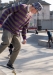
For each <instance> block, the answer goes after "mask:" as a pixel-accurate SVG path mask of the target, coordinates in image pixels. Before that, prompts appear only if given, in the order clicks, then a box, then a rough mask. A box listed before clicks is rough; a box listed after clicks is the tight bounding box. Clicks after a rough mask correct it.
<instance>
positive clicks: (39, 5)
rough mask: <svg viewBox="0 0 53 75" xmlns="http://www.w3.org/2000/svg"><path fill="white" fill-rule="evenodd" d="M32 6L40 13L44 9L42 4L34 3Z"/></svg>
mask: <svg viewBox="0 0 53 75" xmlns="http://www.w3.org/2000/svg"><path fill="white" fill-rule="evenodd" d="M32 6H33V7H34V8H35V9H37V10H38V11H41V10H42V9H43V6H42V5H41V3H40V2H37V3H32Z"/></svg>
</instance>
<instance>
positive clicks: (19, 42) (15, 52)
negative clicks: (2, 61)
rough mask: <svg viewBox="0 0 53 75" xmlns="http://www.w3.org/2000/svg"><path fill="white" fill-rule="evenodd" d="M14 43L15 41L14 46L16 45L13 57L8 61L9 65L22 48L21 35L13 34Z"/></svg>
mask: <svg viewBox="0 0 53 75" xmlns="http://www.w3.org/2000/svg"><path fill="white" fill-rule="evenodd" d="M12 43H13V46H14V50H13V52H12V54H11V57H10V59H9V61H8V63H7V66H9V65H13V63H14V61H15V59H16V57H17V55H18V53H19V51H20V49H21V41H20V36H17V35H14V36H13V39H12Z"/></svg>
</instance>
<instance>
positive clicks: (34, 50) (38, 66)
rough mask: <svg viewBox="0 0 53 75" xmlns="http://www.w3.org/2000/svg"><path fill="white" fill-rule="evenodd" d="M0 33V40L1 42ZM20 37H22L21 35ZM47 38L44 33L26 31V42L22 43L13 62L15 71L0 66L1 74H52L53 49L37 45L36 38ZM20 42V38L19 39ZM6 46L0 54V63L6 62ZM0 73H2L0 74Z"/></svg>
mask: <svg viewBox="0 0 53 75" xmlns="http://www.w3.org/2000/svg"><path fill="white" fill-rule="evenodd" d="M1 36H2V33H1V34H0V42H1ZM21 38H22V37H21ZM45 38H47V34H46V33H39V34H38V35H36V34H35V33H27V43H26V44H25V45H23V44H22V49H21V50H20V52H19V55H18V56H17V59H16V61H15V63H14V67H15V70H16V71H15V72H16V73H13V72H12V70H10V69H7V68H4V67H2V66H0V74H1V73H4V74H3V75H53V49H52V48H50V49H49V48H48V47H42V46H39V45H38V39H45ZM21 42H22V39H21ZM8 54H9V51H8V48H6V49H5V51H3V53H1V54H0V65H5V64H7V62H8V60H9V58H8ZM1 75H2V74H1Z"/></svg>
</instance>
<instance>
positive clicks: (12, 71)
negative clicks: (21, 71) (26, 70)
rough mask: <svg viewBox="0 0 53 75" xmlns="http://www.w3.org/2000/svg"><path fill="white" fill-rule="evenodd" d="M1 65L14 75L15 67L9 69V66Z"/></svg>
mask: <svg viewBox="0 0 53 75" xmlns="http://www.w3.org/2000/svg"><path fill="white" fill-rule="evenodd" d="M0 66H1V67H4V68H7V69H9V70H11V73H14V75H16V71H15V69H11V68H9V67H8V66H6V65H0Z"/></svg>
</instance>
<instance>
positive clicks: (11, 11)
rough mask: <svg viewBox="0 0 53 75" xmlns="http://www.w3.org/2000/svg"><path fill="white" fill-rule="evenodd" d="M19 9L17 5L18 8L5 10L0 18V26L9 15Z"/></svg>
mask: <svg viewBox="0 0 53 75" xmlns="http://www.w3.org/2000/svg"><path fill="white" fill-rule="evenodd" d="M20 7H21V6H20V5H19V6H14V7H10V8H7V9H6V10H5V11H4V12H3V14H2V15H1V17H0V24H1V25H2V23H3V22H4V20H5V19H6V18H7V16H8V15H10V14H11V13H14V12H17V11H18V10H19V9H20Z"/></svg>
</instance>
